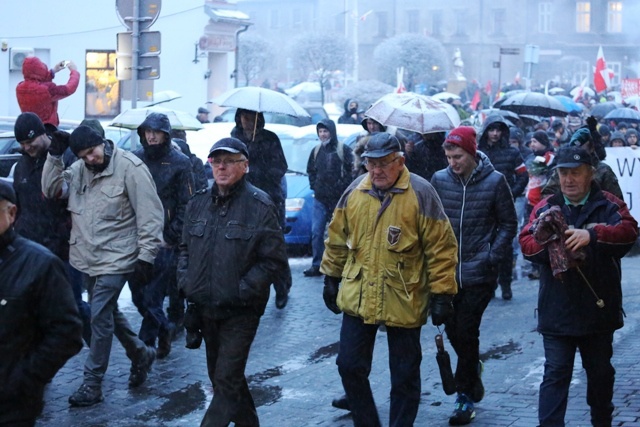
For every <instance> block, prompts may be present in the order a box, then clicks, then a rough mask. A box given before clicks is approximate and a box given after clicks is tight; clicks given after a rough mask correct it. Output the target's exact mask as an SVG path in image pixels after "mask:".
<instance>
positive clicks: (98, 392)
mask: <svg viewBox="0 0 640 427" xmlns="http://www.w3.org/2000/svg"><path fill="white" fill-rule="evenodd" d="M103 400H104V398H103V397H102V388H101V387H100V386H99V385H88V384H85V383H82V385H81V386H80V388H79V389H78V390H76V391H75V393H73V394H72V395H71V396H69V404H70V405H71V406H92V405H95V404H96V403H100V402H102V401H103Z"/></svg>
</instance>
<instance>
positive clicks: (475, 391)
mask: <svg viewBox="0 0 640 427" xmlns="http://www.w3.org/2000/svg"><path fill="white" fill-rule="evenodd" d="M483 371H484V363H482V360H478V380H477V381H476V383H475V384H474V385H473V388H472V389H471V393H469V397H470V398H471V400H473V403H478V402H480V401H481V400H482V399H483V398H484V384H482V372H483Z"/></svg>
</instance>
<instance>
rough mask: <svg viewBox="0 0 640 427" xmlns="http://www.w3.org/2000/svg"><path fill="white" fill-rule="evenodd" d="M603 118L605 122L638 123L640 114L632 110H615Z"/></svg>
mask: <svg viewBox="0 0 640 427" xmlns="http://www.w3.org/2000/svg"><path fill="white" fill-rule="evenodd" d="M604 118H605V120H613V121H614V122H616V123H620V122H627V123H628V122H632V123H640V112H638V111H636V110H634V109H632V108H616V109H615V110H613V111H611V112H609V113H608V114H607V115H606V116H604Z"/></svg>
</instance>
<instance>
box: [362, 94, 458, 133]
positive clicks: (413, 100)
mask: <svg viewBox="0 0 640 427" xmlns="http://www.w3.org/2000/svg"><path fill="white" fill-rule="evenodd" d="M364 115H365V116H366V117H371V118H372V119H374V120H376V121H377V122H379V123H381V124H383V125H385V126H396V127H398V128H400V129H404V130H410V131H413V132H417V133H421V134H425V133H433V132H445V131H448V130H451V129H453V128H455V127H456V126H458V125H459V124H460V116H459V115H458V112H457V111H456V109H455V108H453V107H452V106H451V105H449V104H447V103H446V102H441V101H438V100H435V99H433V98H430V97H428V96H425V95H418V94H417V93H412V92H404V93H390V94H388V95H385V96H383V97H382V98H380V99H379V100H377V101H376V102H374V103H373V105H371V107H370V108H369V109H368V110H367V111H366V112H365V113H364Z"/></svg>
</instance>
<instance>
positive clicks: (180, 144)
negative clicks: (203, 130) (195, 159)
mask: <svg viewBox="0 0 640 427" xmlns="http://www.w3.org/2000/svg"><path fill="white" fill-rule="evenodd" d="M172 141H173V142H175V143H176V144H177V145H178V147H180V151H182V154H184V155H185V156H187V157H191V156H192V154H191V149H190V148H189V144H187V141H185V140H184V139H180V138H173V139H172Z"/></svg>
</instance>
